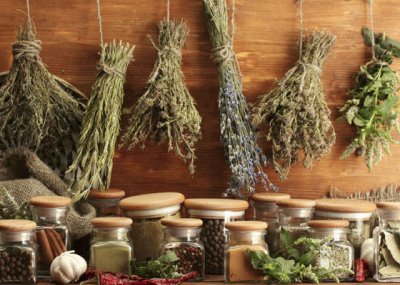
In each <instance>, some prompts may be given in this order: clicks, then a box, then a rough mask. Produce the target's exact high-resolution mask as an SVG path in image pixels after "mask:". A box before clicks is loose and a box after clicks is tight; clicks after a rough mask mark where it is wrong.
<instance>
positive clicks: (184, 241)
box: [161, 219, 205, 280]
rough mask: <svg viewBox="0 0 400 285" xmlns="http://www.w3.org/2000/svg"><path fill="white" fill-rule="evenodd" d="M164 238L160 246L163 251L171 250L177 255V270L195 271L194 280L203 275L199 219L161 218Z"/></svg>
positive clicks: (183, 271) (203, 259)
mask: <svg viewBox="0 0 400 285" xmlns="http://www.w3.org/2000/svg"><path fill="white" fill-rule="evenodd" d="M161 224H162V225H163V226H164V233H165V239H164V242H163V244H162V246H161V250H162V252H163V253H165V252H167V251H173V252H175V254H176V255H177V256H178V257H179V263H178V272H179V273H181V274H187V273H190V272H196V273H197V277H196V280H203V279H204V277H205V272H204V265H205V263H204V262H205V253H204V246H203V244H202V242H201V241H200V232H201V225H202V224H203V221H202V220H200V219H163V220H161Z"/></svg>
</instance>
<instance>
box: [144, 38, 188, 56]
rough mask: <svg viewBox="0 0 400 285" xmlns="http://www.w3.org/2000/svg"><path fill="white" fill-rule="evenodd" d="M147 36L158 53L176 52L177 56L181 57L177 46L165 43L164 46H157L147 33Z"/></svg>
mask: <svg viewBox="0 0 400 285" xmlns="http://www.w3.org/2000/svg"><path fill="white" fill-rule="evenodd" d="M147 37H148V38H149V40H150V42H151V44H152V45H153V47H154V48H155V49H156V50H157V51H158V54H159V55H164V54H167V53H171V52H172V53H174V54H176V55H177V56H178V57H180V58H181V57H182V51H181V50H180V49H179V48H176V47H175V46H173V45H165V46H164V47H162V48H159V47H158V46H157V45H156V43H155V42H154V41H153V39H152V38H151V36H150V35H147Z"/></svg>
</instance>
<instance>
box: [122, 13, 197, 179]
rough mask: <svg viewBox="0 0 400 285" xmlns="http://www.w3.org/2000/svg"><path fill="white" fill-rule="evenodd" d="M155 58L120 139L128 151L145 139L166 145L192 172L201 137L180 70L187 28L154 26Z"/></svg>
mask: <svg viewBox="0 0 400 285" xmlns="http://www.w3.org/2000/svg"><path fill="white" fill-rule="evenodd" d="M158 29H159V39H158V41H159V44H158V47H156V49H157V50H158V59H157V62H156V64H155V66H154V69H153V72H152V74H151V75H150V78H149V81H148V82H147V90H146V93H145V94H144V95H143V96H142V97H141V98H139V100H138V101H137V102H136V104H135V105H134V106H132V108H131V113H132V117H131V118H130V121H129V125H128V128H127V130H126V132H125V134H124V135H123V136H122V142H123V145H124V146H128V147H129V148H132V147H135V146H136V145H138V144H140V145H141V146H142V147H144V144H145V142H146V140H148V139H149V140H150V141H151V142H153V143H157V144H160V143H164V142H166V143H168V151H171V150H174V151H175V153H176V154H177V155H178V156H179V158H181V159H182V160H183V161H187V160H188V161H189V172H190V173H191V174H193V173H194V160H195V158H196V156H195V144H196V142H197V141H198V140H199V139H200V137H201V130H200V124H201V117H200V115H199V112H198V111H197V110H196V106H195V101H194V100H193V98H192V97H191V96H190V93H189V91H188V89H187V88H186V85H185V78H184V75H183V73H182V70H181V64H182V48H183V46H184V44H185V41H186V37H187V35H188V28H187V25H186V24H185V23H184V22H183V21H182V22H179V23H177V22H174V21H172V20H169V19H164V20H163V21H161V22H160V24H159V25H158Z"/></svg>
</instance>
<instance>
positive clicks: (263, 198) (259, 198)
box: [250, 192, 290, 203]
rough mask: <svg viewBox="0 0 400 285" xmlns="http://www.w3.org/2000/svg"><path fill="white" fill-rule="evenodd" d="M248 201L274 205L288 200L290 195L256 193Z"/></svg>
mask: <svg viewBox="0 0 400 285" xmlns="http://www.w3.org/2000/svg"><path fill="white" fill-rule="evenodd" d="M250 199H251V200H253V201H255V202H267V203H275V202H277V201H281V200H287V199H290V195H289V194H286V193H275V192H258V193H254V194H253V195H252V196H251V197H250Z"/></svg>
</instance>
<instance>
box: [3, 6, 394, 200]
mask: <svg viewBox="0 0 400 285" xmlns="http://www.w3.org/2000/svg"><path fill="white" fill-rule="evenodd" d="M375 3H376V5H375V11H374V12H375V17H376V18H375V28H376V30H377V31H385V32H387V34H389V35H391V36H392V37H394V38H397V39H400V23H399V21H398V15H399V14H400V5H398V0H385V1H375ZM24 5H25V1H24V0H2V1H0V11H1V12H0V13H1V17H0V70H7V69H9V67H10V63H11V61H12V56H11V48H10V46H11V44H12V43H13V42H14V41H15V36H16V31H17V28H18V26H19V24H20V23H21V21H22V19H23V18H24V16H23V14H22V13H19V12H18V11H17V10H24V9H25V6H24ZM31 11H32V16H33V19H34V20H35V23H36V28H37V32H38V37H39V38H40V39H41V40H42V42H43V50H42V53H41V54H42V57H43V60H44V62H45V63H46V64H47V65H48V68H49V69H50V71H52V72H53V73H55V74H56V75H59V76H61V77H62V78H64V79H65V80H67V81H69V82H71V83H72V84H74V85H75V86H77V87H78V88H79V89H81V90H82V91H84V92H85V93H86V94H89V93H90V89H91V85H92V84H93V82H94V80H95V77H96V62H97V59H98V55H97V53H98V51H99V35H98V26H97V20H96V6H95V1H94V0H93V1H88V0H86V1H82V0H68V1H67V2H63V1H56V0H32V1H31ZM102 12H103V24H104V34H105V40H106V41H110V40H112V39H113V38H114V37H115V38H117V39H121V40H124V41H129V42H130V43H132V44H135V45H136V50H135V62H133V63H132V64H131V65H130V67H129V69H128V73H127V78H126V84H125V90H126V97H125V103H124V104H125V106H130V105H131V104H133V103H134V102H135V101H136V100H137V98H138V97H139V96H140V95H141V94H142V93H143V91H144V86H145V83H146V81H147V78H148V76H149V74H150V72H151V70H152V67H153V64H154V62H155V59H156V51H155V50H154V48H153V47H152V46H151V44H150V42H149V40H148V39H147V37H146V36H147V34H150V35H152V36H153V38H154V39H155V38H156V37H157V29H156V27H157V23H158V22H159V21H160V20H161V19H162V18H163V17H164V15H165V1H164V0H155V1H149V0H102ZM171 15H172V16H173V17H174V18H177V19H180V18H184V19H185V20H186V21H187V24H188V25H189V28H190V30H191V33H190V36H189V38H188V41H187V44H186V49H185V50H184V52H183V71H184V73H185V76H186V79H187V85H188V88H189V90H190V92H191V94H192V96H193V97H194V98H195V99H196V101H197V106H198V109H199V111H200V113H201V115H202V117H203V123H202V128H203V130H202V131H203V138H202V140H201V141H200V142H199V144H198V147H197V156H198V159H197V161H196V165H197V171H196V173H195V175H194V177H191V176H190V175H189V174H188V172H187V169H186V165H184V164H183V163H182V162H181V161H180V160H179V159H178V158H177V157H176V156H175V155H174V154H173V153H168V152H167V151H166V146H151V145H150V146H147V148H146V149H145V150H134V151H131V152H127V151H120V150H117V151H116V154H115V159H114V171H113V179H112V187H114V188H121V189H123V190H125V191H127V193H128V195H132V194H139V193H148V192H156V191H179V192H182V193H183V194H185V195H186V196H187V197H218V196H220V195H221V193H222V192H223V190H224V189H225V187H226V186H227V183H228V180H229V169H228V167H227V166H226V164H225V162H224V156H223V151H222V148H221V147H220V145H219V116H218V108H217V96H218V82H217V71H216V66H215V65H214V63H213V62H212V60H211V59H210V49H211V46H210V43H209V40H208V34H207V30H206V26H205V21H204V17H203V4H202V1H201V0H172V1H171ZM367 23H368V11H367V1H366V0H312V1H305V3H304V27H305V28H306V29H307V31H308V32H309V31H312V30H314V29H326V30H329V31H331V32H333V33H335V34H336V35H337V39H338V40H337V45H336V47H335V49H334V51H333V52H332V54H331V56H330V58H329V60H328V62H327V64H326V67H325V69H324V73H323V82H324V87H325V92H326V98H327V101H328V103H329V106H330V108H331V110H332V120H333V121H334V126H335V129H336V132H337V143H336V144H335V146H334V148H333V151H332V153H331V154H328V155H326V156H325V157H324V158H323V160H322V161H320V162H319V163H317V164H316V165H315V167H314V168H312V169H311V170H306V169H303V168H302V166H301V165H297V166H296V167H293V168H292V169H291V173H290V175H289V179H288V180H286V181H279V180H278V178H277V176H276V175H275V174H273V173H272V171H271V169H268V170H267V171H268V173H269V174H270V175H271V178H272V179H273V180H274V181H276V183H277V184H278V185H279V186H280V188H281V191H283V192H288V193H290V194H292V195H293V196H294V197H308V198H318V197H321V196H323V195H324V194H325V193H326V192H327V191H328V190H329V189H330V187H331V186H336V187H338V188H339V189H341V190H346V191H361V190H369V189H371V188H373V187H378V186H383V185H386V184H388V183H392V182H400V177H399V175H398V174H399V154H400V146H394V145H393V146H392V150H393V155H392V157H390V158H386V159H384V160H383V162H382V163H380V165H379V166H377V167H376V168H375V169H374V170H373V171H372V172H371V173H368V170H367V168H366V166H365V165H364V161H363V159H362V158H355V157H351V158H349V159H347V160H343V161H340V160H339V159H338V157H339V155H340V153H341V152H342V151H343V150H344V149H345V147H346V145H347V144H348V143H349V141H350V139H351V137H352V136H353V135H354V130H352V129H351V128H350V127H348V126H347V125H346V124H345V123H340V122H337V121H336V119H337V117H338V112H337V108H338V107H339V106H340V105H342V104H343V102H344V101H345V100H346V98H347V95H346V92H347V90H348V89H350V88H351V87H352V84H353V78H354V75H355V73H356V72H357V70H358V68H359V65H360V64H362V63H364V62H366V61H368V60H369V57H370V53H369V50H368V49H367V48H366V47H365V46H364V44H363V41H362V38H361V36H360V30H361V27H362V26H363V25H365V24H367ZM298 27H299V20H298V7H297V4H296V1H295V0H269V1H265V0H251V1H250V0H236V34H235V51H236V52H237V56H238V59H239V62H240V64H241V69H242V73H243V74H244V94H245V95H246V96H247V98H248V101H249V102H254V101H255V99H256V98H257V96H258V95H260V94H261V93H263V92H265V91H268V90H270V89H271V88H272V87H273V86H274V82H275V79H277V78H280V77H282V76H283V75H284V73H285V72H286V71H287V70H288V69H289V68H290V67H291V66H292V65H293V64H294V62H295V61H296V59H297V45H296V41H297V40H298V36H299V35H298ZM395 67H396V68H399V67H400V65H399V64H396V65H395ZM263 146H264V147H265V144H264V143H263Z"/></svg>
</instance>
